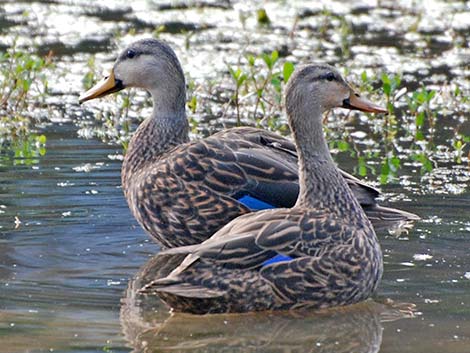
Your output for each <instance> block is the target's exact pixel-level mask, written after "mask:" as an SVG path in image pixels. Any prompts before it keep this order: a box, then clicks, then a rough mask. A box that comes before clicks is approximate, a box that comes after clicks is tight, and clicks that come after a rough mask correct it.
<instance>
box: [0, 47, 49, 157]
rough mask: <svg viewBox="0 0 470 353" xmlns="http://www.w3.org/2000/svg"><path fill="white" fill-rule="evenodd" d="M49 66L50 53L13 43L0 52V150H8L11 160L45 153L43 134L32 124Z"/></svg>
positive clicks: (37, 114) (45, 85)
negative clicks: (32, 50) (34, 50)
mask: <svg viewBox="0 0 470 353" xmlns="http://www.w3.org/2000/svg"><path fill="white" fill-rule="evenodd" d="M51 66H52V62H51V56H47V57H45V58H42V57H39V56H37V55H35V54H30V53H28V52H26V51H23V50H20V49H19V48H17V47H16V42H15V43H14V44H13V45H12V46H11V47H10V48H8V49H7V50H6V51H5V52H3V53H0V73H1V74H0V152H3V151H10V152H12V154H13V157H14V158H15V163H27V164H30V163H34V161H35V160H36V159H37V157H39V156H41V155H44V154H45V152H46V150H45V144H46V136H44V135H42V134H38V133H37V131H36V129H35V125H36V123H37V122H38V121H39V120H40V114H39V113H40V112H39V110H40V109H41V108H43V105H44V98H45V96H46V94H47V92H48V81H47V76H46V70H47V69H49V68H51ZM3 155H4V154H3V153H2V156H3ZM2 158H3V159H5V158H6V157H5V156H3V157H2Z"/></svg>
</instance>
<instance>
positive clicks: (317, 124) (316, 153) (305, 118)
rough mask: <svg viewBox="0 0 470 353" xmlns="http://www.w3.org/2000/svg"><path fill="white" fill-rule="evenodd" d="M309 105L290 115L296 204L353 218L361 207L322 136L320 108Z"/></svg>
mask: <svg viewBox="0 0 470 353" xmlns="http://www.w3.org/2000/svg"><path fill="white" fill-rule="evenodd" d="M309 108H310V109H308V110H306V111H303V112H302V111H300V112H299V111H296V112H295V113H294V114H293V115H292V116H290V121H291V126H292V131H293V134H294V137H295V140H296V141H297V151H298V158H299V179H300V181H299V183H300V192H299V198H298V200H297V204H296V205H297V206H301V207H306V208H318V209H325V208H326V209H328V210H330V212H333V213H337V214H338V215H341V217H347V216H354V217H356V216H355V214H356V213H357V211H356V210H357V209H359V210H360V209H361V208H360V205H359V203H358V202H357V200H356V198H355V197H354V195H353V194H352V191H351V189H350V188H349V186H348V185H347V184H346V182H345V180H344V179H343V177H342V176H341V175H340V173H339V171H338V170H337V167H336V165H335V163H334V162H333V159H332V157H331V154H330V151H329V149H328V145H327V143H326V140H325V137H324V135H323V128H322V112H321V109H320V107H318V108H317V107H309Z"/></svg>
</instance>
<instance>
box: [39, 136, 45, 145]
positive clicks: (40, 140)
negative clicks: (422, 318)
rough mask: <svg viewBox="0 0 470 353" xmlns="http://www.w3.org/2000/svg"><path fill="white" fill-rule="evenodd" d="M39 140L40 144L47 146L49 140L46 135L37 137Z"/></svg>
mask: <svg viewBox="0 0 470 353" xmlns="http://www.w3.org/2000/svg"><path fill="white" fill-rule="evenodd" d="M37 139H38V142H39V143H40V144H41V145H45V144H46V141H47V138H46V136H45V135H39V136H38V137H37Z"/></svg>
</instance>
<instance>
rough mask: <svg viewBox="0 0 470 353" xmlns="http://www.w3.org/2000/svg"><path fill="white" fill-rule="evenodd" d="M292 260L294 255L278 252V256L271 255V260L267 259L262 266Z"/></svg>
mask: <svg viewBox="0 0 470 353" xmlns="http://www.w3.org/2000/svg"><path fill="white" fill-rule="evenodd" d="M290 260H292V257H290V256H287V255H281V254H277V255H276V256H274V257H271V258H270V259H269V260H266V261H265V262H263V264H262V265H261V266H263V267H264V266H268V265H271V264H275V263H277V262H286V261H290Z"/></svg>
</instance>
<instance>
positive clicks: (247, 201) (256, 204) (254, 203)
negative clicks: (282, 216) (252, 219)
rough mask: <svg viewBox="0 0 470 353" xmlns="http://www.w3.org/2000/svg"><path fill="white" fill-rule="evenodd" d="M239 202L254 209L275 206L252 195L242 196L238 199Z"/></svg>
mask: <svg viewBox="0 0 470 353" xmlns="http://www.w3.org/2000/svg"><path fill="white" fill-rule="evenodd" d="M238 201H239V202H241V203H242V204H244V205H245V206H246V207H248V208H249V209H250V210H252V211H259V210H267V209H269V208H275V207H274V206H273V205H270V204H269V203H267V202H264V201H261V200H258V199H257V198H256V197H252V196H250V195H245V196H242V197H240V198H239V199H238Z"/></svg>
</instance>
